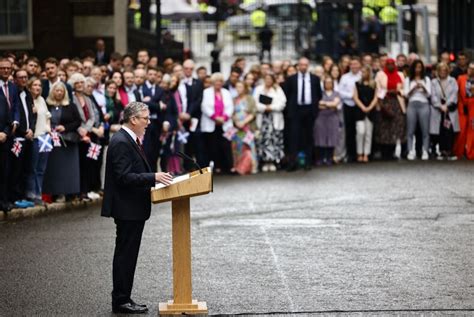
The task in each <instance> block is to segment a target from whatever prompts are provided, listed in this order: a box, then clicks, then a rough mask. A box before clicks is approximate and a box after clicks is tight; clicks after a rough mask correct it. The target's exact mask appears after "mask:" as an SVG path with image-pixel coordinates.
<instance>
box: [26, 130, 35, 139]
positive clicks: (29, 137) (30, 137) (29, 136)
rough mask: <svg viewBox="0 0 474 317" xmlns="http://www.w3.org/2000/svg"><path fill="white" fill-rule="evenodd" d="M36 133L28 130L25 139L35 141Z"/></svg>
mask: <svg viewBox="0 0 474 317" xmlns="http://www.w3.org/2000/svg"><path fill="white" fill-rule="evenodd" d="M33 137H34V133H33V131H32V130H31V129H28V130H26V134H25V138H27V139H28V140H33Z"/></svg>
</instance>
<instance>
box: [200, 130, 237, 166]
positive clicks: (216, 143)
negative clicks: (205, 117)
mask: <svg viewBox="0 0 474 317" xmlns="http://www.w3.org/2000/svg"><path fill="white" fill-rule="evenodd" d="M223 134H224V131H223V130H222V126H216V129H215V130H214V132H211V133H203V134H202V135H203V139H204V144H205V147H206V152H207V154H208V158H207V160H206V161H207V162H208V163H209V162H210V161H214V164H215V167H216V168H220V169H221V170H222V171H224V172H228V171H229V170H230V169H231V168H232V166H233V164H234V163H233V158H232V148H231V144H230V141H229V140H227V139H226V138H225V137H224V136H223Z"/></svg>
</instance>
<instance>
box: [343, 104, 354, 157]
mask: <svg viewBox="0 0 474 317" xmlns="http://www.w3.org/2000/svg"><path fill="white" fill-rule="evenodd" d="M343 111H344V125H345V129H346V148H347V159H348V161H349V162H353V161H355V158H356V156H357V151H356V121H357V106H354V107H350V106H348V105H346V104H344V110H343Z"/></svg>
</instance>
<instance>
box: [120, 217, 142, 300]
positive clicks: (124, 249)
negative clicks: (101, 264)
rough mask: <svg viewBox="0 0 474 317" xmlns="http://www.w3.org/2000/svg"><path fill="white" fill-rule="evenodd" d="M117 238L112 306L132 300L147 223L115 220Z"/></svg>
mask: <svg viewBox="0 0 474 317" xmlns="http://www.w3.org/2000/svg"><path fill="white" fill-rule="evenodd" d="M115 224H116V225H117V237H116V238H115V252H114V261H113V268H112V278H113V290H112V305H113V306H117V305H122V304H125V303H127V302H128V301H129V300H130V299H131V298H130V297H131V294H132V287H133V278H134V275H135V268H136V266H137V258H138V252H139V251H140V243H141V241H142V233H143V228H144V227H145V221H124V220H118V219H115Z"/></svg>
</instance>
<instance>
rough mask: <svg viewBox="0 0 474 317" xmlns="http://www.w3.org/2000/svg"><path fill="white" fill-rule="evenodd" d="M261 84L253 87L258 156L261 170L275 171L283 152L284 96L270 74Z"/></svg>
mask: <svg viewBox="0 0 474 317" xmlns="http://www.w3.org/2000/svg"><path fill="white" fill-rule="evenodd" d="M263 81H264V82H263V84H262V85H260V86H258V87H256V88H255V93H254V95H255V102H256V103H257V128H258V129H259V130H260V137H259V139H258V147H257V151H258V156H259V159H260V160H261V161H262V164H263V165H262V171H263V172H268V171H270V172H274V171H276V165H275V164H279V163H280V161H281V159H282V158H283V156H284V155H285V153H284V146H283V145H284V143H283V141H284V139H283V129H284V128H285V120H284V117H283V109H285V106H286V96H285V93H284V92H283V90H282V89H281V88H280V86H279V85H278V84H277V83H276V79H275V77H274V76H273V75H272V74H267V75H265V76H264V78H263Z"/></svg>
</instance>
